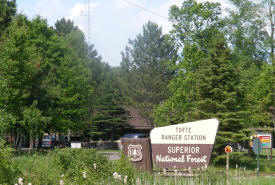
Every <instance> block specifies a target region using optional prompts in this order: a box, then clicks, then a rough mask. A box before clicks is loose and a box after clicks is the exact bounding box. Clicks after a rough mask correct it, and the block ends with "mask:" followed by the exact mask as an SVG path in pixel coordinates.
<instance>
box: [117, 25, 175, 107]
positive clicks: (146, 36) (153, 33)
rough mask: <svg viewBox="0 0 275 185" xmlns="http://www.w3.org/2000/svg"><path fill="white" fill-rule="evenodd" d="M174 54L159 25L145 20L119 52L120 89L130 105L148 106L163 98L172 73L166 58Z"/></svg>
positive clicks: (166, 36) (171, 45) (167, 38)
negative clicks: (135, 35) (133, 37)
mask: <svg viewBox="0 0 275 185" xmlns="http://www.w3.org/2000/svg"><path fill="white" fill-rule="evenodd" d="M174 56H176V52H175V48H174V46H173V44H172V43H171V42H170V40H169V36H168V35H163V34H162V30H161V28H159V26H158V25H157V24H155V23H152V22H148V23H147V24H145V25H144V26H143V32H142V34H139V35H137V37H136V38H135V39H134V40H129V45H128V46H127V47H126V49H125V52H123V53H122V62H121V67H122V70H123V72H124V76H122V79H123V81H124V82H123V84H122V87H123V91H124V94H125V95H126V97H127V98H128V101H129V102H130V103H133V104H138V105H141V106H145V107H146V106H147V107H150V108H152V106H153V105H155V104H158V103H159V102H160V101H162V100H163V99H164V98H166V97H167V91H166V85H167V84H168V82H169V80H170V79H171V77H172V75H173V71H172V70H171V69H170V68H169V66H168V61H169V60H171V59H172V58H173V57H174Z"/></svg>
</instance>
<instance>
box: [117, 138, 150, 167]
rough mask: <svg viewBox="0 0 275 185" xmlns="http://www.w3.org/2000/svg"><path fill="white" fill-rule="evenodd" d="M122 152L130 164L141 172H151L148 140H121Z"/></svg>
mask: <svg viewBox="0 0 275 185" xmlns="http://www.w3.org/2000/svg"><path fill="white" fill-rule="evenodd" d="M121 143H122V150H123V153H124V155H125V156H127V157H128V158H129V160H130V161H131V162H132V164H133V165H134V166H135V167H136V168H138V169H140V170H141V171H145V170H148V171H151V170H152V156H151V143H150V139H149V138H137V139H132V138H122V139H121Z"/></svg>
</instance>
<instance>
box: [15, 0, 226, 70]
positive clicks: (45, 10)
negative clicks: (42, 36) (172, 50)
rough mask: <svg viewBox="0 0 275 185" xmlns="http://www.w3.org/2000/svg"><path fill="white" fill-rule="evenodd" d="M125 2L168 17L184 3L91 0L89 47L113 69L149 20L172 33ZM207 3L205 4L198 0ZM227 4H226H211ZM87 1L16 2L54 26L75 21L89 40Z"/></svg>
mask: <svg viewBox="0 0 275 185" xmlns="http://www.w3.org/2000/svg"><path fill="white" fill-rule="evenodd" d="M125 1H128V2H132V3H134V4H137V5H138V6H141V7H144V8H146V9H149V10H151V11H153V12H156V13H157V14H159V15H161V16H164V17H168V10H169V7H170V6H171V5H173V4H177V5H180V4H181V3H182V2H183V1H184V0H90V41H89V42H90V43H94V44H95V48H96V49H97V50H98V52H99V53H100V54H101V56H102V57H103V60H104V61H105V62H107V63H109V64H110V65H111V66H119V64H120V62H121V51H123V50H124V48H125V46H126V45H127V42H128V39H129V38H130V39H134V38H135V36H136V35H137V34H138V33H141V31H142V25H144V24H145V23H146V22H148V21H149V20H151V21H153V22H155V23H157V24H159V25H160V26H162V29H163V32H164V33H168V32H169V31H170V30H171V24H170V23H169V21H168V20H167V19H165V18H163V17H160V16H157V15H154V14H152V13H149V12H147V11H145V10H143V9H141V8H138V7H135V6H133V5H131V4H129V3H126V2H125ZM199 1H205V0H199ZM210 1H214V2H224V1H226V0H210ZM87 4H88V0H17V10H18V12H19V13H23V14H25V15H27V16H28V17H29V18H30V19H32V18H34V17H35V16H36V15H40V16H42V17H43V18H46V19H47V20H48V24H49V25H54V23H55V22H56V20H59V19H61V18H63V17H64V18H67V19H71V20H73V21H74V23H75V25H77V26H78V27H79V28H80V29H81V30H82V31H83V32H84V33H85V34H86V36H87V32H88V23H87V16H86V15H87V7H88V6H87Z"/></svg>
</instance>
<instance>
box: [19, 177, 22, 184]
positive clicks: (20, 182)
mask: <svg viewBox="0 0 275 185" xmlns="http://www.w3.org/2000/svg"><path fill="white" fill-rule="evenodd" d="M18 184H19V185H23V178H21V177H19V178H18Z"/></svg>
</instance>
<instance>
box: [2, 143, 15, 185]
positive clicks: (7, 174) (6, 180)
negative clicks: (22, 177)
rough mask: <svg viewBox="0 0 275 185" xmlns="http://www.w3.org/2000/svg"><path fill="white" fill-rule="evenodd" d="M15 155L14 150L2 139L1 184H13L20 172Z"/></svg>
mask: <svg viewBox="0 0 275 185" xmlns="http://www.w3.org/2000/svg"><path fill="white" fill-rule="evenodd" d="M13 157H14V156H13V150H12V149H11V148H9V147H7V146H5V142H4V141H3V140H1V139H0V184H12V183H13V182H14V181H15V177H16V175H17V174H18V173H19V171H18V169H17V168H16V166H15V164H14V160H13V159H14V158H13Z"/></svg>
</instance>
